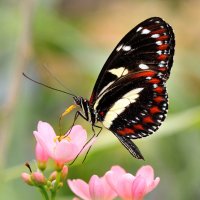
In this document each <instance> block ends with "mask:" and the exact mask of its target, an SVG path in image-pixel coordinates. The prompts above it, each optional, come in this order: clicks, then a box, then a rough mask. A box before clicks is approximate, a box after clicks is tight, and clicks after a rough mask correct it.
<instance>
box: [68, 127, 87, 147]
mask: <svg viewBox="0 0 200 200" xmlns="http://www.w3.org/2000/svg"><path fill="white" fill-rule="evenodd" d="M68 134H69V131H68V132H67V134H66V135H68ZM68 136H69V137H70V139H71V141H70V143H74V144H76V145H77V146H82V147H83V145H84V144H85V143H86V142H87V132H86V130H85V129H83V128H82V126H80V125H75V126H73V127H72V129H71V131H70V134H69V135H68Z"/></svg>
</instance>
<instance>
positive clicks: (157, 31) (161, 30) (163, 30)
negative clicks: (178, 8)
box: [151, 28, 166, 35]
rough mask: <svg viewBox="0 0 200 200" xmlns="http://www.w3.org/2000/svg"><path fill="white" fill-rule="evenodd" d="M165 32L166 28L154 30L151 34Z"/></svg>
mask: <svg viewBox="0 0 200 200" xmlns="http://www.w3.org/2000/svg"><path fill="white" fill-rule="evenodd" d="M165 32H166V29H164V28H163V29H158V30H156V31H153V32H152V33H151V34H152V35H153V34H161V33H165Z"/></svg>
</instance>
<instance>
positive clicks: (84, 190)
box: [68, 175, 117, 200]
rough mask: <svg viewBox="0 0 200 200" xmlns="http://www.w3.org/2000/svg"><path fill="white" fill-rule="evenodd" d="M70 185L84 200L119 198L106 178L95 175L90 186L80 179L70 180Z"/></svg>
mask: <svg viewBox="0 0 200 200" xmlns="http://www.w3.org/2000/svg"><path fill="white" fill-rule="evenodd" d="M68 185H69V187H70V188H71V190H72V191H73V192H74V193H75V194H76V195H77V196H79V197H80V198H81V199H83V200H112V199H114V198H115V197H116V196H117V195H116V193H115V192H114V191H113V190H112V188H111V187H110V186H109V185H108V183H107V181H106V179H105V177H98V176H96V175H93V176H92V177H91V179H90V181H89V184H87V183H86V182H84V181H82V180H80V179H76V180H68Z"/></svg>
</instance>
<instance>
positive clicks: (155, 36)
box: [151, 34, 160, 38]
mask: <svg viewBox="0 0 200 200" xmlns="http://www.w3.org/2000/svg"><path fill="white" fill-rule="evenodd" d="M158 37H160V35H159V34H153V35H152V36H151V38H158Z"/></svg>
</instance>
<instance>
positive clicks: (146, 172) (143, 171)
mask: <svg viewBox="0 0 200 200" xmlns="http://www.w3.org/2000/svg"><path fill="white" fill-rule="evenodd" d="M136 176H142V177H144V178H145V180H146V182H147V185H150V184H151V183H152V181H153V180H154V171H153V168H152V167H151V166H150V165H146V166H143V167H141V168H140V169H139V170H138V171H137V173H136Z"/></svg>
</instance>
